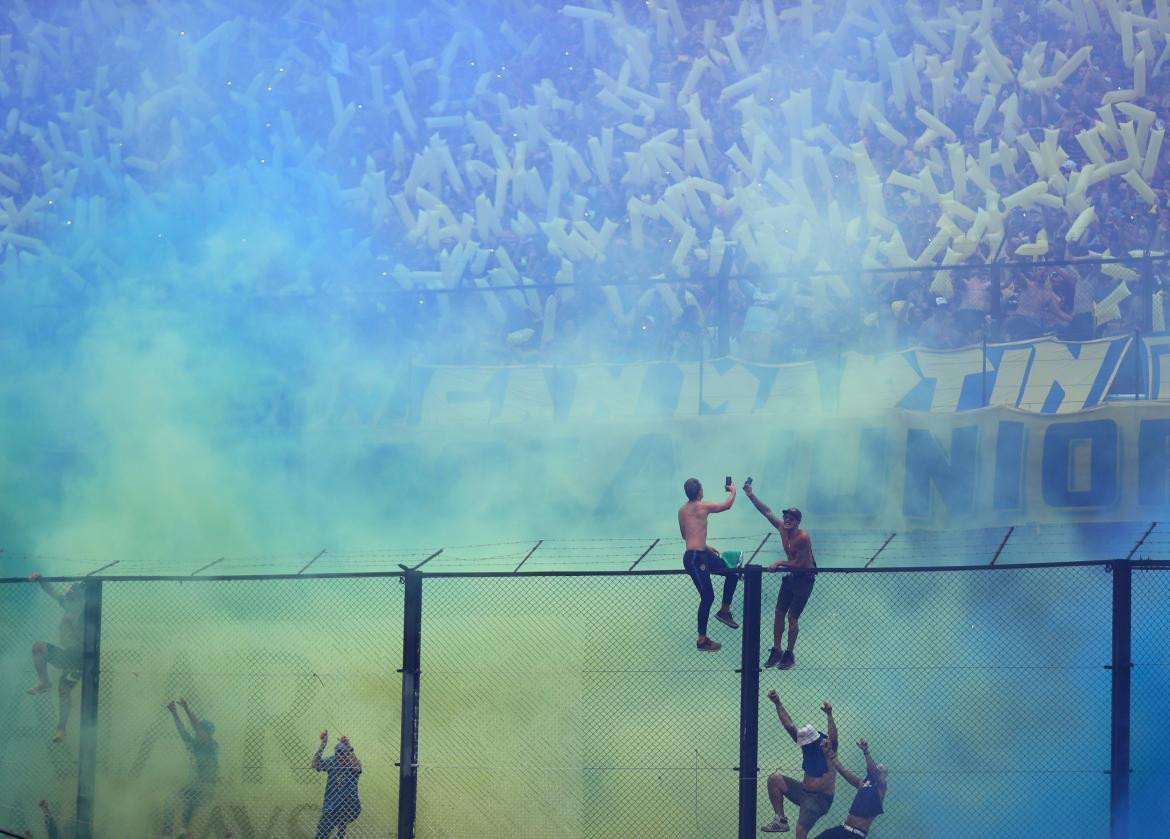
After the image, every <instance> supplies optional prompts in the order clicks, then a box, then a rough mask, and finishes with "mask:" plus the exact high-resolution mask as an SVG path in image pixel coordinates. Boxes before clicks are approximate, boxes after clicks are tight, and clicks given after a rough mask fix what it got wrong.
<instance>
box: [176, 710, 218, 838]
mask: <svg viewBox="0 0 1170 839" xmlns="http://www.w3.org/2000/svg"><path fill="white" fill-rule="evenodd" d="M178 705H179V707H180V708H182V709H183V712H184V713H185V714H186V715H187V722H188V723H189V724H190V726H191V731H190V732H188V731H187V729H186V727H185V726H184V725H183V720H182V719H181V718H180V717H179V712H178V711H176V710H175V703H174V702H173V701H172V702H168V703H167V710H168V711H170V712H171V718H172V719H173V720H174V721H175V728H176V729H178V731H179V737H180V739H182V741H183V745H184V746H185V747H186V749H187V752H188V754H189V755H190V756H191V774H190V776H189V777H188V779H187V783H186V785H185V786H184V787H183V788H182V789H181V790H179V794H178V798H179V802H180V805H181V813H180V819H179V834H178V835H179V836H180V837H190V836H192V835H193V834H192V833H191V822H192V819H193V818H194V816H195V811H196V810H198V809H199V808H200V807H202V806H203V805H204V804H206V803H207V802H208V801H209V800H210V799H212V798H214V797H215V786H216V782H217V781H218V779H219V743H217V742H216V741H215V736H214V735H215V725H214V724H213V723H212V722H211V720H208V719H199V718H198V717H196V716H195V714H194V712H193V711H192V710H191V706H190V705H188V704H187V700H186V699H184V698H182V697H180V698H179V701H178ZM175 809H176V806H175V804H173V803H172V805H171V806H170V807H168V808H167V810H166V813H165V814H164V815H163V835H165V836H170V835H171V830H172V829H173V828H174V820H175Z"/></svg>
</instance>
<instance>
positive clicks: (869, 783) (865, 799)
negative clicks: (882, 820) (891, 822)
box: [817, 739, 886, 839]
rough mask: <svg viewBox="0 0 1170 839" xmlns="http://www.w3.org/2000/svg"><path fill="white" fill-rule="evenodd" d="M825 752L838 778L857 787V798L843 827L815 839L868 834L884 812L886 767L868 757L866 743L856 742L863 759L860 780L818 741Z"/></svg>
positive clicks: (826, 743)
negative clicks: (862, 775) (862, 773)
mask: <svg viewBox="0 0 1170 839" xmlns="http://www.w3.org/2000/svg"><path fill="white" fill-rule="evenodd" d="M821 747H822V748H823V749H824V751H825V758H826V759H827V760H828V761H829V763H830V764H831V765H832V766H833V768H834V769H836V770H837V771H838V772H840V773H841V777H842V778H844V779H845V780H846V781H848V782H849V783H850V784H852V785H853V786H855V787H857V794H856V795H854V796H853V804H852V805H851V806H850V807H849V815H848V816H846V817H845V823H844V824H841V825H838V826H837V827H834V828H830V829H829V830H826V831H825V832H824V833H821V834H820V835H818V836H817V839H855V837H858V836H861V837H864V836H865V834H867V833H869V827H870V825H872V824H873V820H874V819H876V818H877V817H878V816H880V815H881V814H882V813H883V812H885V811H884V810H883V809H882V802H883V801H884V800H885V798H886V767H884V766H883V765H882V764H880V763H878V762H877V761H875V760H874V759H873V755H871V754H870V753H869V743H867V742H865V740H864V739H862V740H858V741H857V747H858V748H859V749H861V753H862V754H863V755H865V777H864V778H859V777H857V776H856V775H854V774H853V773H852V772H850V771H849V770H848V769H846V768H845V766H843V765H842V763H841V759H840V757H838V755H837V752H836V751H835V750H833V749H832V748H831V747H830V744H829V741H828V740H823V741H821Z"/></svg>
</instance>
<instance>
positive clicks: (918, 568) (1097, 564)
mask: <svg viewBox="0 0 1170 839" xmlns="http://www.w3.org/2000/svg"><path fill="white" fill-rule="evenodd" d="M1117 566H1125V567H1128V568H1131V569H1134V570H1151V571H1170V560H1158V559H1140V560H1138V559H1135V560H1127V559H1122V558H1112V559H1092V560H1082V561H1063V562H1015V563H1007V564H1003V565H893V566H886V567H876V568H875V567H872V566H871V567H861V566H856V567H853V566H850V567H837V568H830V567H820V568H817V570H816V572H815V573H816V574H818V575H822V574H925V573H944V574H945V573H958V572H968V571H989V572H996V571H1024V570H1030V569H1051V568H1102V569H1104V570H1112V569H1113V568H1114V567H1117ZM745 568H760V570H761V572H762V573H769V572H767V571H766V570H765V569H764V568H763V566H754V565H753V566H742V567H740V568H739V569H737V571H738V573H739V574H741V575H742V573H743V571H744V569H745ZM685 573H686V571H684V570H683V569H682V568H637V569H634V570H630V569H628V568H612V569H563V570H552V569H550V570H545V571H541V570H531V571H507V570H499V571H414V570H411V569H407V570H406V571H401V570H400V571H354V572H345V571H338V572H331V573H320V574H217V575H208V576H201V577H191V576H190V575H187V574H119V575H111V576H108V577H93V576H81V577H78V576H52V577H50V576H46V577H40V578H39V579H40V580H41V581H42V582H46V583H71V582H78V581H83V580H101V581H102V582H107V583H155V582H177V583H208V582H230V581H246V582H262V581H277V580H322V579H334V580H336V579H380V578H401V577H405V576H407V575H409V574H415V575H417V576H419V577H423V578H433V579H441V578H456V579H458V578H467V579H474V578H489V577H656V576H669V575H677V574H685ZM771 573H785V571H784V570H780V571H776V572H771ZM27 582H28V578H27V577H0V585H4V584H8V583H27Z"/></svg>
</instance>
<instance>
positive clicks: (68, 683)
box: [28, 573, 85, 743]
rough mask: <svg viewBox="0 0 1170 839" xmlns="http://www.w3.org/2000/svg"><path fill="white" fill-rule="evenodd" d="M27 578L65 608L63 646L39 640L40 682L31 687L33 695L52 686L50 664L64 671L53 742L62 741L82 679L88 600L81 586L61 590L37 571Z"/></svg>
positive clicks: (61, 631) (36, 661)
mask: <svg viewBox="0 0 1170 839" xmlns="http://www.w3.org/2000/svg"><path fill="white" fill-rule="evenodd" d="M28 579H29V582H31V583H40V586H41V590H42V591H44V592H45V594H47V595H49V597H51V598H53V599H54V600H56V601H57V604H58V605H59V606H60V607H61V609H62V610H63V611H64V614H62V615H61V622H60V624H59V625H58V633H59V640H60V642H61V646H57V645H56V644H49V643H47V642H45V641H37V642H36V643H35V644H33V646H32V659H33V668H34V669H35V670H36V671H37V683H36V684H35V685H33V686H32V687H31V688H29V689H28V692H29V693H30V694H34V695H35V694H38V693H45V692H46V691H48V690H50V689H51V688H52V684H50V682H49V669H48V665H50V664H51V665H53V666H54V667H56V668H58V669H59V670H60V671H61V678H60V679H58V681H57V730H56V731H55V732H53V742H54V743H60V742H61V741H62V740H64V739H65V726H66V725H67V724H68V722H69V712H70V711H71V710H72V708H73V688H74V687H76V685H77V683H78V682H80V681H81V648H82V643H83V640H84V637H85V625H84V621H83V617H82V611H83V608H84V605H85V603H84V598H83V597H82V587H81V585H80V584H76V583H74V584H69V585H66V586H65V587H64V588H62V589H61V590H60V591H58V590H57V589H56V588H55V587H53V585H52V584H50V583H46V582H45V581H44V580H42V579H41V575H40V574H38V573H33V574H30V575H29V577H28Z"/></svg>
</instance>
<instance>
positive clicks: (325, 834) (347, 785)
mask: <svg viewBox="0 0 1170 839" xmlns="http://www.w3.org/2000/svg"><path fill="white" fill-rule="evenodd" d="M328 740H329V732H328V731H322V732H321V745H319V746H318V747H317V753H316V754H315V755H313V761H312V763H310V764H309V765H310V766H312V767H313V768H314V769H316V770H317V771H318V772H324V773H325V774H326V776H327V777H326V781H325V801H324V802H323V804H322V805H321V821H320V822H318V823H317V839H329V836H330V834H332V833H333V828H335V827H336V828H337V839H345V829H346V828H347V827H348V826H349V823H350V822H352V821H353V820H354V819H356V818H357V817H358V816H359V815H360V814H361V812H362V802H361V800H360V799H359V798H358V777H359V776H360V775H361V774H362V762H361V761H360V760H358V759H357V755H355V754H354V752H353V746H351V745H350V744H349V738H347V737H344V736H342V737H339V738H338V739H337V745H336V746H334V747H333V757H327V758H325V759H324V760H322V759H321V753H322V752H323V751H325V744H326V743H327V742H328Z"/></svg>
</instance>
